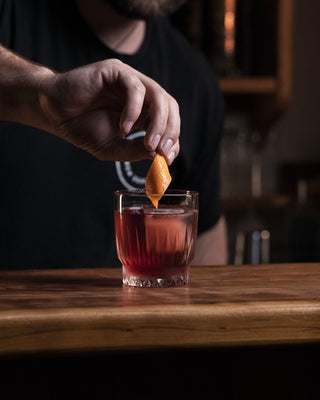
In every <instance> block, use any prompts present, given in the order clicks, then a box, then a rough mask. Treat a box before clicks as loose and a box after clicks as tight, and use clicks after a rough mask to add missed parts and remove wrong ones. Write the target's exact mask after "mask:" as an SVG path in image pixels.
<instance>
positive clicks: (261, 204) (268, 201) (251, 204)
mask: <svg viewBox="0 0 320 400" xmlns="http://www.w3.org/2000/svg"><path fill="white" fill-rule="evenodd" d="M293 202H294V199H293V198H292V197H291V196H286V195H275V196H262V197H257V198H255V197H236V196H235V197H223V198H222V205H223V208H224V210H225V211H226V212H228V211H235V212H237V211H243V210H246V209H250V208H254V209H258V210H261V211H263V210H265V211H267V210H274V211H276V210H279V211H280V210H284V209H286V208H287V207H288V206H289V205H291V204H293Z"/></svg>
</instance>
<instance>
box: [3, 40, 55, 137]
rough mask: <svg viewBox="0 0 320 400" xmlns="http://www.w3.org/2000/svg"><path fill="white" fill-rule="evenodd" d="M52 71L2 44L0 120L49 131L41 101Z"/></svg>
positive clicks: (52, 73)
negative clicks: (40, 98)
mask: <svg viewBox="0 0 320 400" xmlns="http://www.w3.org/2000/svg"><path fill="white" fill-rule="evenodd" d="M50 75H54V72H53V71H51V70H50V69H48V68H46V67H44V66H41V65H37V64H35V63H32V62H30V61H28V60H26V59H24V58H23V57H20V56H19V55H17V54H15V53H13V52H11V51H10V50H8V49H6V48H4V47H3V46H1V45H0V120H2V121H12V122H19V123H22V124H27V125H31V126H34V127H36V128H40V129H45V130H50V124H49V123H48V120H47V119H46V117H45V114H44V113H43V110H42V108H41V106H40V102H39V93H40V90H41V85H42V82H43V79H44V78H46V77H48V76H50Z"/></svg>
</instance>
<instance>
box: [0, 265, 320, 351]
mask: <svg viewBox="0 0 320 400" xmlns="http://www.w3.org/2000/svg"><path fill="white" fill-rule="evenodd" d="M190 276H191V278H190V284H189V286H188V287H183V288H166V289H140V288H127V287H122V283H121V271H120V270H119V269H76V270H74V269H70V270H50V271H19V272H1V273H0V354H1V355H12V354H26V353H52V352H86V351H91V350H99V351H100V350H106V351H110V350H121V351H123V350H139V349H159V348H186V347H187V348H202V347H217V346H241V345H257V344H259V345H261V344H262V345H265V344H285V343H310V342H320V264H318V263H315V264H276V265H257V266H252V265H247V266H223V267H192V268H191V273H190Z"/></svg>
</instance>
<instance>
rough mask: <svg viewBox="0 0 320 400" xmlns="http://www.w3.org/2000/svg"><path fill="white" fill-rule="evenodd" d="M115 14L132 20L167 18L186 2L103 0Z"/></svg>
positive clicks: (173, 0)
mask: <svg viewBox="0 0 320 400" xmlns="http://www.w3.org/2000/svg"><path fill="white" fill-rule="evenodd" d="M105 1H106V2H107V3H108V4H109V5H110V6H111V7H112V8H113V9H114V10H115V11H116V12H118V13H119V14H121V15H124V16H126V17H129V18H133V19H143V20H150V19H155V18H160V17H167V16H169V15H171V14H172V13H173V12H174V11H176V10H177V9H178V8H179V7H180V6H181V5H182V4H183V3H185V2H186V0H105Z"/></svg>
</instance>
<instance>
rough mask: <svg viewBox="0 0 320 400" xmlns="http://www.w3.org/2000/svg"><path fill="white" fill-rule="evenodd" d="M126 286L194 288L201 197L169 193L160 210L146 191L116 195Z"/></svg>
mask: <svg viewBox="0 0 320 400" xmlns="http://www.w3.org/2000/svg"><path fill="white" fill-rule="evenodd" d="M114 205H115V208H114V220H115V235H116V245H117V253H118V258H119V260H120V261H121V263H122V276H123V283H124V284H125V285H128V286H139V287H168V286H183V285H186V284H187V283H188V279H189V264H190V262H191V260H192V259H193V257H194V250H195V242H196V237H197V227H198V193H197V192H194V191H187V190H168V191H167V192H166V193H165V194H164V195H163V196H162V197H161V200H160V201H159V207H158V208H155V207H154V206H153V205H152V204H151V201H150V199H149V198H148V196H147V195H146V192H145V191H144V190H133V191H127V190H119V191H116V192H115V193H114Z"/></svg>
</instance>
